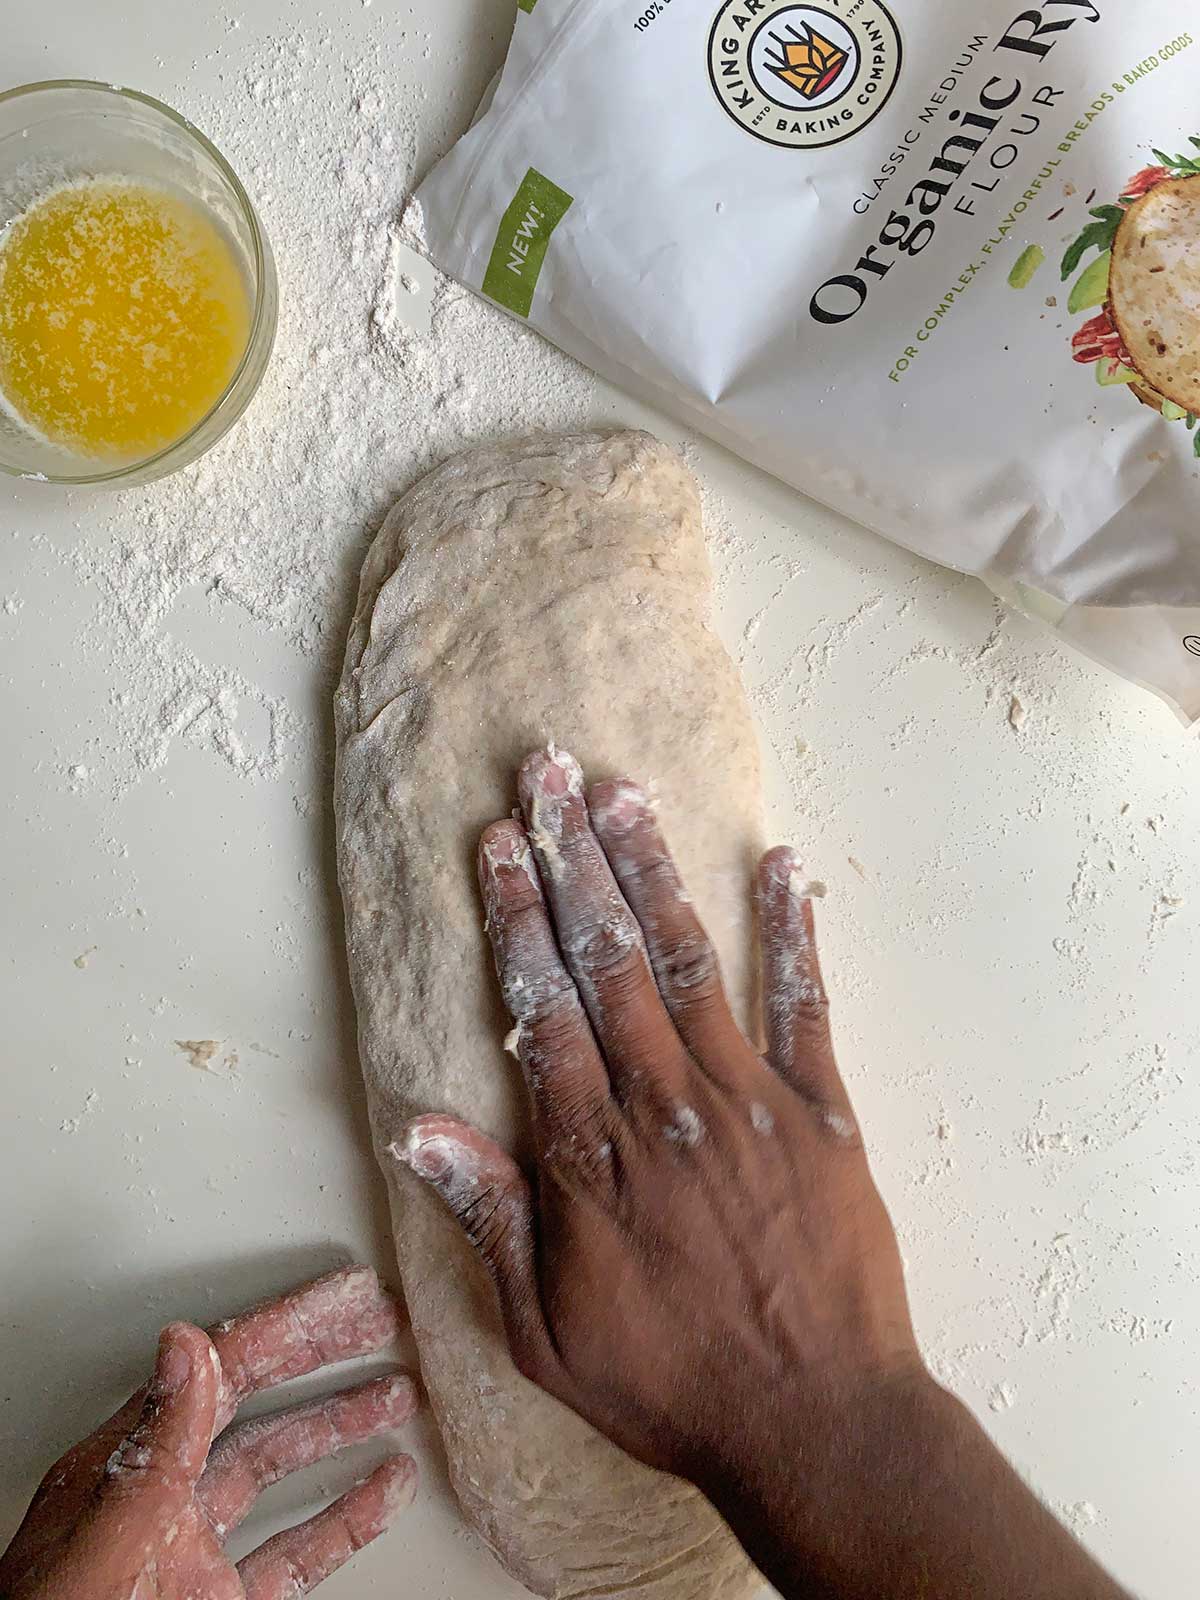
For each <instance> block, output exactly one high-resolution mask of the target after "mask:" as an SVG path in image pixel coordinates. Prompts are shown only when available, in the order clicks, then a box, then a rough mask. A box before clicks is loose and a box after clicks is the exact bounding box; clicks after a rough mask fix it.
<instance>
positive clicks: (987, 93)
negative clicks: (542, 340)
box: [417, 0, 1200, 722]
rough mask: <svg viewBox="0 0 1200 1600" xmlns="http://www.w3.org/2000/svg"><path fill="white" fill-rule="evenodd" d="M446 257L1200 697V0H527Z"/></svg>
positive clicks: (458, 196)
mask: <svg viewBox="0 0 1200 1600" xmlns="http://www.w3.org/2000/svg"><path fill="white" fill-rule="evenodd" d="M520 7H521V14H520V15H519V17H518V19H517V26H516V30H515V34H514V37H513V42H512V47H511V49H510V52H509V56H508V60H507V64H506V66H505V69H504V72H503V74H502V76H501V78H500V80H499V82H498V85H497V86H496V89H495V92H494V95H493V97H492V100H491V103H490V105H488V106H487V108H486V110H485V111H484V112H483V114H482V115H481V117H480V119H479V120H478V121H477V122H476V124H475V126H474V127H473V128H472V130H471V131H470V132H469V133H468V134H467V135H466V137H465V138H464V139H463V140H462V141H461V142H460V143H459V144H458V145H457V146H456V148H455V149H454V150H453V151H452V152H451V153H450V155H449V156H448V157H447V158H446V159H445V160H444V161H443V162H442V163H441V164H440V165H439V166H438V167H437V168H436V169H435V171H434V172H433V174H432V175H431V176H430V177H429V179H428V180H427V181H426V182H425V183H424V184H423V186H422V187H421V189H420V191H419V193H418V196H417V203H418V207H419V210H420V213H421V221H422V225H423V228H424V232H425V242H426V245H427V248H428V251H429V253H430V255H431V256H432V257H433V259H434V260H435V261H436V263H437V264H438V265H439V266H440V267H442V268H443V269H444V270H445V271H447V272H448V273H450V274H451V275H452V276H453V277H455V278H457V279H459V280H460V281H461V282H462V283H464V284H467V285H468V286H469V287H471V288H473V289H475V290H477V291H479V292H480V293H482V294H484V295H486V296H488V297H489V298H490V299H491V300H493V301H494V302H496V304H498V305H499V306H502V307H503V308H505V309H506V310H507V311H509V312H510V313H512V314H513V315H515V316H518V317H522V318H525V319H527V320H528V321H529V322H530V323H531V324H532V325H533V326H534V327H536V328H538V329H540V330H541V332H542V333H543V334H545V335H546V336H547V338H549V339H551V340H553V342H554V343H555V344H557V345H559V346H560V347H561V348H562V349H564V350H567V351H569V352H570V353H571V354H572V355H574V356H576V357H578V358H579V360H581V361H583V362H585V363H586V364H587V365H588V366H590V367H592V368H594V369H595V370H596V371H597V372H599V373H602V374H603V375H604V376H605V377H606V378H608V379H611V380H612V381H613V382H614V383H617V384H619V385H622V386H624V387H625V388H626V389H628V390H630V391H632V392H635V393H638V394H640V395H641V396H642V397H643V398H645V399H648V400H650V401H653V402H654V403H656V404H657V405H659V406H661V407H662V408H663V409H665V410H667V411H669V412H672V413H673V414H674V415H676V416H678V417H680V418H682V419H683V420H685V421H686V422H688V423H690V424H692V425H693V426H694V427H696V428H698V429H699V430H701V431H703V432H705V433H707V434H710V435H711V436H712V437H713V438H715V439H718V440H720V441H721V442H722V443H723V444H725V445H727V446H729V448H730V449H732V450H734V451H735V452H737V453H738V454H739V455H742V456H744V457H745V458H746V459H747V460H749V461H753V462H755V463H756V464H757V465H758V466H760V467H763V468H765V469H766V470H767V471H769V472H771V473H774V474H775V475H776V476H777V477H779V478H782V479H783V480H784V481H786V482H787V483H789V484H791V485H793V486H794V487H795V488H797V489H800V490H803V492H804V493H805V494H808V495H812V496H814V497H815V498H816V499H818V500H821V501H823V502H824V503H825V504H827V505H829V506H832V507H834V508H835V509H836V510H838V511H841V512H844V513H846V514H847V515H848V516H850V517H852V518H854V519H855V520H856V521H858V522H860V523H863V524H865V525H866V526H867V527H870V528H873V529H874V530H876V531H877V532H878V533H881V534H884V535H885V536H886V537H888V538H889V539H893V540H895V541H897V542H898V543H900V544H903V545H906V546H907V547H908V548H909V549H911V550H915V551H917V552H919V553H920V554H921V555H923V556H928V557H929V558H931V559H932V560H934V561H939V562H942V563H943V564H945V565H946V566H949V567H954V568H957V569H958V570H960V571H963V572H970V573H975V574H977V575H978V576H979V577H981V578H983V579H984V580H985V581H986V582H987V583H988V584H990V585H991V587H992V588H993V589H994V590H995V591H996V592H997V593H998V594H1000V595H1001V596H1003V597H1004V598H1005V599H1007V600H1008V601H1010V603H1012V604H1013V605H1015V606H1017V607H1019V608H1020V609H1022V610H1024V611H1026V612H1027V613H1029V614H1030V615H1033V616H1035V617H1037V618H1040V619H1041V620H1043V621H1045V622H1046V623H1048V624H1049V625H1050V626H1052V627H1053V628H1055V629H1056V630H1057V631H1058V632H1059V633H1060V634H1061V635H1062V636H1063V637H1065V638H1067V639H1069V640H1071V641H1072V642H1073V643H1074V644H1076V645H1077V646H1079V647H1080V648H1081V649H1083V650H1085V651H1087V652H1088V654H1090V655H1091V656H1093V657H1095V658H1096V659H1098V660H1100V661H1103V662H1105V663H1107V664H1108V665H1109V666H1111V667H1113V668H1115V669H1116V670H1117V671H1119V672H1121V673H1123V674H1124V675H1125V676H1126V677H1128V678H1131V679H1133V680H1135V681H1137V682H1140V683H1143V684H1145V685H1147V686H1149V687H1151V688H1153V689H1155V690H1157V691H1158V692H1159V693H1160V694H1161V695H1163V696H1164V697H1165V698H1166V699H1167V700H1169V701H1170V702H1171V703H1172V704H1173V705H1175V706H1176V707H1177V708H1178V709H1179V711H1180V712H1181V713H1182V715H1183V716H1184V718H1185V719H1186V720H1187V721H1188V722H1195V721H1197V720H1200V426H1198V425H1197V417H1198V416H1200V46H1198V45H1197V43H1196V38H1197V36H1200V28H1197V29H1196V32H1195V33H1193V32H1189V31H1187V23H1186V18H1187V16H1188V14H1189V10H1190V8H1189V7H1186V6H1184V7H1181V6H1179V5H1178V4H1167V3H1166V0H1139V3H1138V4H1136V5H1131V4H1128V3H1125V0H1120V3H1119V0H1044V3H1042V4H1039V5H1031V6H1028V7H1026V8H1024V9H1022V7H1021V4H1020V0H973V3H972V4H971V5H963V4H961V3H959V0H888V3H887V4H886V5H885V4H883V3H882V0H820V3H818V4H812V5H808V4H795V3H793V0H520Z"/></svg>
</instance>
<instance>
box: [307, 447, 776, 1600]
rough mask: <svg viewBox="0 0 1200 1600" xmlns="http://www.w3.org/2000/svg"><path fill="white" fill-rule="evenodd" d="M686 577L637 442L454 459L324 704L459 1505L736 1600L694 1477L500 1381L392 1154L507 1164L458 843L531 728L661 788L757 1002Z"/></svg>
mask: <svg viewBox="0 0 1200 1600" xmlns="http://www.w3.org/2000/svg"><path fill="white" fill-rule="evenodd" d="M710 592H711V577H710V573H709V568H708V564H707V558H706V554H705V549H704V538H703V530H702V525H701V517H700V507H699V502H698V499H697V495H696V490H695V486H694V484H693V482H692V480H691V478H690V476H689V474H688V472H687V470H686V469H685V467H684V465H683V463H682V462H681V461H680V460H679V458H678V457H677V456H676V455H675V454H674V453H673V452H672V451H670V450H668V449H667V448H666V447H664V446H663V445H660V444H659V443H657V442H656V441H655V440H653V439H651V438H650V437H648V436H647V435H645V434H638V433H616V434H609V435H604V434H582V435H578V436H573V437H565V438H558V437H546V436H543V437H534V438H529V439H523V440H519V441H517V442H515V443H511V444H506V445H502V446H498V447H495V448H490V449H482V450H477V451H475V452H473V453H471V454H469V455H466V456H464V457H462V458H461V459H458V460H455V461H451V462H449V463H448V464H446V465H445V466H443V467H442V468H440V469H439V470H438V471H436V472H434V473H433V474H432V475H431V476H429V477H427V478H426V479H425V480H424V481H423V482H421V483H420V484H418V485H417V487H416V488H415V489H413V490H412V491H411V492H410V493H409V494H408V495H407V496H406V497H405V498H404V499H403V500H402V501H401V502H400V504H399V505H398V506H397V507H396V509H395V510H394V512H393V513H392V515H391V516H390V518H389V519H388V521H387V523H386V525H385V526H384V528H383V530H382V532H381V533H380V535H379V537H378V539H377V540H376V542H375V545H374V547H373V548H372V550H371V552H370V555H369V557H368V559H367V563H366V567H365V570H364V573H363V578H362V588H361V594H360V598H359V603H358V610H357V614H356V616H355V620H354V624H353V628H352V631H351V635H350V642H349V647H348V650H347V655H346V668H345V676H344V678H343V681H342V685H341V688H340V690H339V692H338V695H337V731H338V774H337V812H338V851H339V868H340V876H341V883H342V889H343V894H344V898H345V906H346V918H347V927H348V935H349V946H350V963H351V972H352V976H353V982H354V991H355V997H356V1000H357V1004H358V1017H359V1029H360V1040H361V1053H362V1063H363V1070H364V1073H365V1076H366V1081H367V1087H368V1091H369V1097H370V1101H371V1109H372V1120H373V1126H374V1132H375V1138H376V1145H377V1149H378V1151H379V1154H380V1160H381V1164H382V1165H383V1168H384V1171H385V1173H386V1175H387V1178H388V1183H389V1187H390V1190H391V1199H392V1210H393V1217H394V1222H395V1232H396V1247H397V1251H398V1253H399V1261H400V1269H401V1273H402V1277H403V1282H404V1289H405V1294H406V1297H407V1301H408V1307H409V1310H410V1313H411V1316H412V1321H413V1328H414V1331H415V1334H416V1337H417V1340H418V1344H419V1348H420V1353H421V1364H422V1370H423V1374H424V1378H425V1382H426V1385H427V1387H428V1391H429V1395H430V1400H431V1402H432V1405H433V1408H434V1412H435V1414H436V1417H437V1420H438V1423H439V1425H440V1428H441V1432H442V1437H443V1440H444V1442H445V1446H446V1451H447V1454H448V1456H449V1462H450V1471H451V1478H452V1482H453V1484H454V1488H455V1492H456V1493H457V1495H458V1498H459V1501H460V1503H461V1505H462V1508H463V1511H464V1512H465V1514H466V1516H467V1518H468V1519H469V1521H470V1522H471V1523H472V1524H473V1525H474V1527H475V1528H476V1529H477V1530H478V1532H479V1533H480V1534H481V1535H482V1536H483V1538H484V1539H485V1540H486V1541H487V1543H488V1544H489V1545H490V1546H491V1548H492V1549H493V1550H494V1551H495V1553H496V1554H497V1556H498V1557H499V1558H500V1560H501V1561H502V1562H503V1564H504V1565H505V1566H506V1567H507V1568H508V1570H509V1571H510V1572H511V1573H512V1574H513V1575H514V1576H516V1577H517V1578H518V1579H520V1580H521V1581H522V1582H523V1583H525V1584H526V1585H527V1586H528V1587H529V1588H530V1589H532V1590H533V1591H534V1592H535V1593H537V1594H541V1595H547V1596H562V1597H568V1596H583V1595H588V1596H605V1595H612V1596H617V1595H633V1594H635V1593H636V1595H637V1596H638V1597H639V1600H691V1597H695V1600H734V1597H738V1596H742V1595H744V1594H747V1593H750V1592H752V1591H753V1590H754V1588H755V1587H756V1586H757V1583H758V1582H759V1581H760V1580H758V1579H757V1577H756V1576H755V1574H754V1573H753V1571H752V1569H751V1568H750V1567H749V1566H748V1564H747V1562H746V1559H745V1557H744V1555H743V1554H742V1552H741V1550H740V1548H739V1547H738V1546H737V1544H736V1543H735V1541H734V1539H733V1537H732V1535H731V1534H730V1533H729V1532H728V1530H727V1529H726V1527H725V1526H724V1524H723V1523H722V1522H721V1521H720V1519H719V1518H718V1517H717V1515H716V1513H715V1512H714V1511H713V1510H712V1509H711V1507H710V1506H709V1505H708V1504H707V1502H706V1501H704V1500H703V1499H702V1498H701V1497H700V1496H699V1495H698V1494H697V1493H695V1491H694V1490H692V1489H691V1488H690V1487H688V1486H687V1485H685V1484H683V1483H681V1482H678V1481H677V1480H675V1479H673V1478H669V1477H665V1476H662V1475H660V1474H658V1473H654V1472H651V1471H649V1470H648V1469H646V1468H645V1467H642V1466H640V1465H638V1464H637V1463H635V1462H633V1461H632V1460H630V1459H629V1457H627V1456H626V1455H624V1454H623V1453H622V1452H621V1451H619V1450H618V1449H616V1447H615V1446H613V1445H611V1444H609V1443H608V1441H607V1440H605V1439H603V1438H602V1437H601V1436H600V1435H599V1434H598V1433H596V1432H595V1431H594V1430H593V1429H592V1428H590V1427H589V1426H588V1425H587V1424H586V1423H584V1422H582V1421H580V1420H579V1419H578V1418H577V1417H576V1416H575V1415H574V1414H573V1413H571V1412H569V1411H568V1410H567V1409H566V1408H564V1407H563V1406H561V1405H559V1404H558V1402H557V1401H555V1400H552V1399H550V1398H549V1397H548V1396H547V1395H545V1394H543V1393H542V1392H541V1391H540V1390H538V1389H536V1388H534V1387H533V1386H532V1385H531V1384H529V1383H528V1382H526V1380H525V1379H524V1378H522V1377H521V1376H520V1374H519V1373H518V1372H517V1371H516V1369H515V1368H514V1366H513V1364H512V1361H511V1359H510V1357H509V1354H508V1350H507V1346H506V1344H505V1340H504V1335H503V1331H502V1328H501V1325H500V1320H499V1314H498V1310H497V1307H496V1304H495V1302H494V1297H493V1295H492V1292H491V1289H490V1286H489V1284H488V1283H487V1280H486V1278H485V1277H484V1275H483V1273H482V1272H481V1270H480V1268H479V1266H478V1265H477V1263H476V1261H475V1259H474V1257H473V1255H472V1253H471V1251H470V1249H469V1247H468V1246H467V1245H466V1244H465V1243H464V1241H463V1239H462V1238H461V1237H460V1234H459V1232H458V1229H457V1226H456V1225H455V1223H454V1222H453V1220H452V1219H451V1217H450V1216H449V1214H448V1213H446V1212H444V1211H443V1209H442V1207H441V1205H440V1203H439V1202H438V1201H437V1199H436V1198H435V1197H434V1196H433V1195H432V1194H431V1193H429V1192H428V1191H426V1190H425V1189H424V1188H423V1187H422V1186H421V1185H420V1184H419V1183H418V1181H417V1180H416V1179H415V1178H412V1177H411V1176H408V1175H406V1174H402V1173H401V1172H400V1171H398V1170H397V1167H396V1165H395V1163H394V1162H393V1161H392V1160H391V1159H390V1158H389V1157H388V1156H387V1153H386V1152H387V1147H388V1145H389V1144H390V1143H391V1142H392V1141H393V1140H395V1139H396V1138H397V1136H398V1135H399V1133H400V1130H401V1128H402V1126H403V1124H404V1123H405V1122H406V1121H407V1120H408V1119H409V1118H410V1117H412V1116H413V1115H415V1114H417V1113H420V1112H424V1111H446V1112H453V1113H456V1114H458V1115H459V1116H462V1117H464V1118H466V1119H468V1120H469V1121H471V1122H472V1123H474V1124H476V1125H477V1126H479V1127H481V1128H483V1129H485V1130H486V1131H487V1132H489V1133H490V1134H492V1135H494V1136H495V1137H497V1138H499V1139H500V1140H502V1141H503V1142H505V1143H506V1144H508V1146H509V1147H510V1148H512V1149H514V1150H516V1151H518V1152H519V1153H520V1154H521V1155H522V1156H528V1148H527V1144H526V1117H525V1111H524V1089H523V1086H522V1084H521V1082H520V1073H519V1069H518V1067H517V1065H516V1063H515V1062H514V1061H513V1060H512V1059H511V1058H509V1057H508V1056H506V1055H505V1054H504V1052H503V1048H502V1041H503V1039H504V1037H505V1034H506V1032H507V1030H508V1027H509V1022H508V1020H507V1018H506V1017H505V1016H504V1014H503V1013H502V1010H501V1008H500V1001H499V997H498V994H497V990H496V982H495V977H494V972H493V968H492V964H491V958H490V953H489V951H488V949H487V942H486V939H485V937H484V933H483V926H482V911H481V908H480V905H479V902H478V897H477V891H476V887H475V867H474V857H475V847H476V842H477V840H478V836H479V834H480V832H481V830H482V829H483V827H484V826H485V825H486V824H487V823H489V822H492V821H494V820H495V819H496V818H497V817H502V816H505V815H507V814H508V812H509V811H510V810H511V808H512V806H513V804H514V800H515V794H514V778H515V772H516V769H517V766H518V765H519V763H520V761H521V760H522V758H523V757H524V756H525V755H526V754H528V752H529V751H530V750H533V749H536V748H538V747H539V746H542V745H545V744H546V743H547V742H549V741H551V740H553V741H555V742H556V743H557V744H559V745H560V746H561V747H563V748H565V749H569V750H570V751H572V752H573V753H574V754H575V755H576V756H577V757H578V758H579V760H580V761H581V762H582V763H583V766H584V770H585V771H586V772H587V774H588V777H589V779H591V780H595V779H598V778H601V777H606V776H607V777H619V776H634V777H637V778H638V779H639V780H641V781H643V782H652V783H654V784H656V785H657V789H658V792H659V793H660V795H661V799H662V817H663V822H664V825H665V828H666V832H667V837H668V838H669V839H670V840H671V842H672V844H673V846H674V848H675V851H676V854H677V856H678V858H679V860H680V863H681V866H682V869H683V872H684V875H685V879H686V881H687V882H688V883H689V885H690V887H691V889H692V891H693V892H694V894H695V896H696V900H697V904H698V908H699V911H700V913H701V915H702V917H703V918H704V921H705V922H706V923H707V925H708V928H709V930H710V932H711V933H712V935H713V937H714V939H715V942H716V944H717V946H718V948H719V950H720V953H721V957H722V961H723V965H724V972H725V976H726V981H727V983H728V985H729V989H730V993H731V995H732V996H734V997H735V1002H736V1004H737V1006H738V1008H739V1011H740V1013H741V1015H742V1019H743V1022H744V1023H745V1022H747V1021H749V1019H750V1018H751V1017H752V1016H753V1014H754V1011H755V1004H754V1001H755V983H756V979H755V970H754V965H753V963H752V959H751V952H752V949H753V940H752V927H751V918H750V908H749V895H750V884H751V874H752V870H753V865H754V862H755V859H756V857H757V855H758V852H759V849H760V846H761V837H760V833H761V829H760V820H759V812H760V784H759V769H758V752H757V746H756V741H755V734H754V729H753V725H752V723H751V718H750V712H749V707H748V705H747V702H746V698H745V695H744V693H743V691H742V688H741V686H740V684H739V681H738V676H737V672H736V670H735V668H734V666H733V664H732V662H731V661H730V659H729V657H728V655H727V654H726V652H725V650H724V649H723V647H722V646H721V644H720V642H719V641H718V639H717V638H716V636H715V634H714V633H713V631H712V629H711V628H710V625H709V620H708V611H709V603H710Z"/></svg>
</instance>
